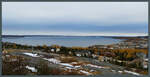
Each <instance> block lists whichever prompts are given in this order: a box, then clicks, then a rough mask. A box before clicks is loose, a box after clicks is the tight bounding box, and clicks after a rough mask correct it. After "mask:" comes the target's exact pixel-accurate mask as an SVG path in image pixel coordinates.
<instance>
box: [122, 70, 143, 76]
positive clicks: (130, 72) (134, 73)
mask: <svg viewBox="0 0 150 77" xmlns="http://www.w3.org/2000/svg"><path fill="white" fill-rule="evenodd" d="M124 72H126V73H129V74H133V75H138V76H139V75H140V74H139V73H136V72H132V71H127V70H124Z"/></svg>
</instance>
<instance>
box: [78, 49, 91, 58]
mask: <svg viewBox="0 0 150 77" xmlns="http://www.w3.org/2000/svg"><path fill="white" fill-rule="evenodd" d="M75 55H76V56H79V57H81V56H84V57H85V56H86V57H89V56H90V55H91V52H90V51H87V50H82V51H75Z"/></svg>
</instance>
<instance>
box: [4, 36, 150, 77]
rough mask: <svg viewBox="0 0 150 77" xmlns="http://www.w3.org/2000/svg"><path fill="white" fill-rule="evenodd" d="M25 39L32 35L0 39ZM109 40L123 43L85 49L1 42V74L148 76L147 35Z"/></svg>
mask: <svg viewBox="0 0 150 77" xmlns="http://www.w3.org/2000/svg"><path fill="white" fill-rule="evenodd" d="M25 37H35V36H17V37H16V36H9V35H8V36H4V37H3V39H19V38H25ZM49 37H52V36H49ZM58 37H59V36H58ZM109 38H114V39H122V41H121V42H119V43H115V44H110V45H92V46H88V47H65V46H59V45H51V46H47V45H42V46H41V45H39V46H32V45H21V44H16V43H11V42H3V43H2V44H3V46H2V48H3V56H2V59H3V72H2V74H3V75H18V74H19V75H22V74H25V75H26V74H27V75H30V74H31V75H101V74H105V73H108V74H109V73H111V74H116V75H117V74H129V75H130V74H131V75H138V76H140V75H147V74H148V38H147V36H141V37H109ZM8 69H10V70H8Z"/></svg>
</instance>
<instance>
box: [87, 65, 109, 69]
mask: <svg viewBox="0 0 150 77" xmlns="http://www.w3.org/2000/svg"><path fill="white" fill-rule="evenodd" d="M87 66H90V67H95V68H107V67H102V66H97V65H92V64H87Z"/></svg>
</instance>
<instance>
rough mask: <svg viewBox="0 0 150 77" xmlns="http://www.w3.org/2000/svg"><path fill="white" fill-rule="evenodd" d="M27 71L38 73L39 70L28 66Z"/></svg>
mask: <svg viewBox="0 0 150 77" xmlns="http://www.w3.org/2000/svg"><path fill="white" fill-rule="evenodd" d="M26 68H27V69H29V70H31V71H32V72H37V69H35V68H34V67H30V66H26Z"/></svg>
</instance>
